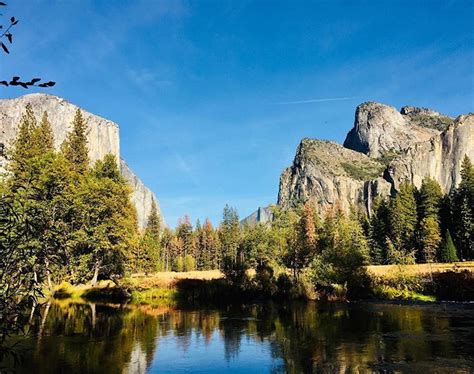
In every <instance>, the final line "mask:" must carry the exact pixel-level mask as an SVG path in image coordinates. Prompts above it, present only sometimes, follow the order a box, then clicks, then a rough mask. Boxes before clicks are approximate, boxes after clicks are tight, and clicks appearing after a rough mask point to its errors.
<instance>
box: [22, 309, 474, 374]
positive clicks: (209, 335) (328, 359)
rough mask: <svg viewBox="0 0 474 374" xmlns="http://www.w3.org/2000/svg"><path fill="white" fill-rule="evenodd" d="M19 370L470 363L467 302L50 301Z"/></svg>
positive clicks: (470, 368)
mask: <svg viewBox="0 0 474 374" xmlns="http://www.w3.org/2000/svg"><path fill="white" fill-rule="evenodd" d="M31 331H32V335H31V336H30V337H29V338H26V339H23V340H21V342H20V343H19V345H18V346H17V349H18V350H20V351H21V352H22V355H23V362H22V363H21V364H20V366H18V368H17V371H18V372H20V373H68V374H71V373H145V372H147V373H178V372H200V373H223V372H229V373H265V372H419V373H429V372H431V373H435V372H439V373H449V372H474V309H473V307H469V306H466V305H454V306H453V305H451V306H442V305H434V306H399V305H390V304H373V303H355V304H330V305H328V304H313V303H310V304H284V305H283V304H264V305H239V306H232V307H227V308H224V309H202V308H201V309H172V308H169V307H151V306H130V305H126V306H125V305H122V306H121V305H109V304H107V305H104V304H79V303H73V302H70V301H67V300H63V301H61V302H55V303H53V304H50V305H49V306H46V307H45V308H44V310H43V312H42V317H38V318H37V319H36V320H35V321H34V322H32V327H31Z"/></svg>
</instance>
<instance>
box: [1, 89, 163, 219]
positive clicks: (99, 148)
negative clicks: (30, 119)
mask: <svg viewBox="0 0 474 374" xmlns="http://www.w3.org/2000/svg"><path fill="white" fill-rule="evenodd" d="M27 104H31V105H32V107H33V110H34V112H35V114H36V116H37V117H40V116H41V115H42V113H43V112H44V111H46V112H47V113H48V116H49V120H50V122H51V126H52V128H53V131H54V135H55V145H56V147H59V146H60V145H61V143H62V142H63V141H64V139H65V138H66V135H67V133H68V132H69V131H70V130H71V124H72V120H73V118H74V114H75V112H76V110H77V109H78V106H76V105H74V104H71V103H69V102H68V101H66V100H64V99H62V98H60V97H57V96H52V95H46V94H30V95H24V96H21V97H18V98H15V99H2V100H0V150H2V149H3V151H2V152H1V154H0V171H1V170H2V169H4V168H5V165H6V163H7V160H6V158H5V157H4V150H5V149H8V147H9V146H10V145H11V142H12V140H13V139H15V137H16V133H17V130H18V125H19V123H20V119H21V116H22V114H23V113H24V110H25V107H26V105H27ZM81 110H82V113H83V116H84V118H85V120H86V122H87V124H88V133H87V139H88V146H89V157H90V159H91V162H95V161H96V160H99V159H102V158H103V157H104V156H105V155H106V154H109V153H111V154H113V155H114V156H115V157H116V158H117V162H118V163H119V167H120V170H121V172H122V175H123V176H124V177H125V179H126V180H127V181H128V182H129V183H130V185H131V187H132V188H133V194H132V197H131V200H132V202H133V204H134V205H135V207H136V210H137V218H138V225H139V227H140V228H144V227H145V225H146V222H147V218H148V215H149V214H150V211H151V205H152V201H153V200H154V201H155V202H156V204H157V206H158V207H159V204H158V200H157V198H156V196H155V194H154V193H153V192H152V191H151V190H150V189H148V188H147V187H146V186H145V185H144V184H143V182H142V181H141V180H140V179H139V178H138V177H137V176H136V175H135V174H134V173H133V171H132V170H131V169H130V168H129V167H128V166H127V164H126V163H125V161H124V160H122V159H121V157H120V136H119V126H118V125H117V124H116V123H114V122H112V121H110V120H107V119H105V118H102V117H99V116H97V115H94V114H92V113H89V112H87V111H86V110H83V109H81Z"/></svg>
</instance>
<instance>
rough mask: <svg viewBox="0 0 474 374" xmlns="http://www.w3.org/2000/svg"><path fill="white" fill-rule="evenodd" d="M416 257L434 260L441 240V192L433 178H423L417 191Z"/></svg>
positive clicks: (429, 260)
mask: <svg viewBox="0 0 474 374" xmlns="http://www.w3.org/2000/svg"><path fill="white" fill-rule="evenodd" d="M417 195H418V222H419V224H418V229H417V239H418V240H417V244H418V249H419V251H420V254H419V256H418V257H420V258H422V259H423V260H424V261H426V262H434V261H435V259H436V254H437V251H438V248H439V244H440V242H441V227H440V218H441V208H442V203H443V193H442V191H441V187H440V185H439V184H438V182H436V181H435V180H433V179H431V178H429V177H426V178H424V179H423V182H422V184H421V188H420V190H419V192H418V194H417Z"/></svg>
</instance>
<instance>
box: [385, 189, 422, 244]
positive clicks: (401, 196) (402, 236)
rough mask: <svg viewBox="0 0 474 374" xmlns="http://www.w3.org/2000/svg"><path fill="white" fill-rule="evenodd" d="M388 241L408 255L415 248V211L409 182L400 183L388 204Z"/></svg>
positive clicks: (413, 197) (412, 191)
mask: <svg viewBox="0 0 474 374" xmlns="http://www.w3.org/2000/svg"><path fill="white" fill-rule="evenodd" d="M389 222H390V239H391V241H392V242H393V244H394V245H395V247H396V248H397V249H399V250H404V251H405V253H409V252H410V251H412V250H413V249H414V247H415V229H416V225H417V211H416V200H415V188H414V186H413V184H411V183H409V182H402V183H401V184H400V188H399V191H398V193H397V195H396V196H395V198H393V199H392V201H391V204H390V216H389Z"/></svg>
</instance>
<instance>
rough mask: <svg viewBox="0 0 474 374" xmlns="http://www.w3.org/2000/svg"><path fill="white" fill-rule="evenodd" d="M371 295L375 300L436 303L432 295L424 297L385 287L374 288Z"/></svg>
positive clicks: (417, 293)
mask: <svg viewBox="0 0 474 374" xmlns="http://www.w3.org/2000/svg"><path fill="white" fill-rule="evenodd" d="M373 293H374V296H375V297H376V298H377V299H381V300H409V301H425V302H434V301H436V297H434V296H432V295H425V294H422V293H419V292H416V291H411V290H399V289H397V288H395V287H390V286H386V285H380V286H376V287H375V288H374V289H373Z"/></svg>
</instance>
